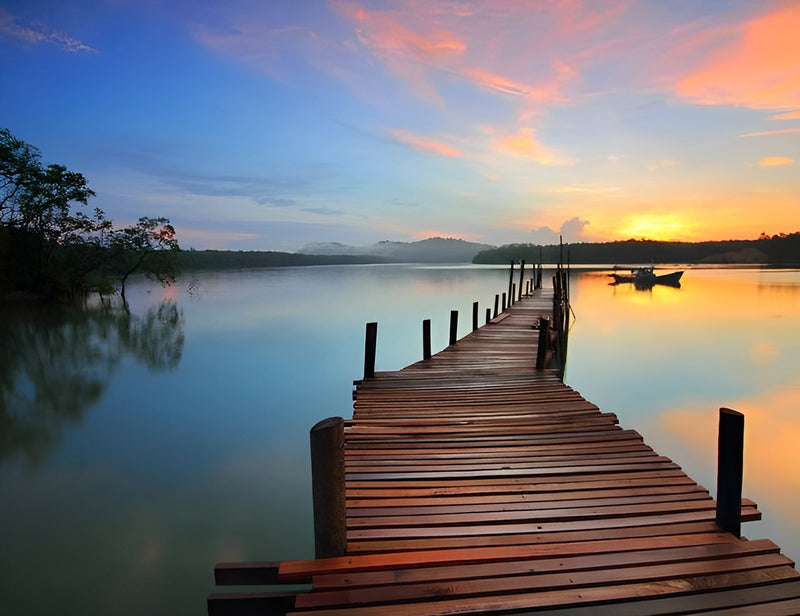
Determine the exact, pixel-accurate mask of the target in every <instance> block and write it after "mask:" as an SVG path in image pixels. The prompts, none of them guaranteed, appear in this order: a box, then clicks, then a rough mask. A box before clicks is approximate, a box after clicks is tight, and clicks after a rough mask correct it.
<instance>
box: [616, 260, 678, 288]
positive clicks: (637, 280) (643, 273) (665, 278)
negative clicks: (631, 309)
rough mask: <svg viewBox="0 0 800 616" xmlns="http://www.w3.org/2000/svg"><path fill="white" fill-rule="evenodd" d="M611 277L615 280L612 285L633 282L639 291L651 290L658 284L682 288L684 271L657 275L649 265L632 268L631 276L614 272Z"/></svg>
mask: <svg viewBox="0 0 800 616" xmlns="http://www.w3.org/2000/svg"><path fill="white" fill-rule="evenodd" d="M609 276H611V277H612V278H613V279H614V282H612V283H611V284H622V283H630V282H632V283H633V284H634V286H635V287H636V288H637V289H649V288H651V287H653V285H657V284H661V285H665V286H669V287H676V288H680V286H681V276H683V271H682V270H681V271H679V272H670V273H669V274H656V273H655V271H654V270H653V266H652V265H647V266H644V267H635V268H632V269H631V270H630V273H629V274H618V273H617V272H613V273H612V274H609Z"/></svg>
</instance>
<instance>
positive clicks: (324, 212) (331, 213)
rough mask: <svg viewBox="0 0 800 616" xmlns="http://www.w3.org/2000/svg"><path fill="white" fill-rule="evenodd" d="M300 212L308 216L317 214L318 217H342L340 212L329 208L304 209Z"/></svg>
mask: <svg viewBox="0 0 800 616" xmlns="http://www.w3.org/2000/svg"><path fill="white" fill-rule="evenodd" d="M301 210H302V211H303V212H308V213H309V214H319V215H320V216H342V215H343V214H344V212H343V211H342V210H335V209H333V208H330V207H304V208H301Z"/></svg>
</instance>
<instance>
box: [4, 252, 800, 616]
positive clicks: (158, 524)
mask: <svg viewBox="0 0 800 616" xmlns="http://www.w3.org/2000/svg"><path fill="white" fill-rule="evenodd" d="M573 274H574V275H573V280H572V283H571V288H572V306H573V310H574V313H575V318H574V320H573V323H572V329H571V332H570V340H569V345H570V346H569V356H568V361H567V368H566V378H565V380H566V382H567V383H568V384H569V385H571V386H572V387H574V388H575V389H577V390H578V391H579V392H581V394H582V395H583V396H584V397H586V398H587V399H588V400H591V401H592V402H594V403H596V404H598V405H599V406H600V408H601V409H603V410H604V411H610V412H614V413H617V415H618V416H619V419H620V424H621V425H622V426H623V427H625V428H631V429H635V430H638V431H639V432H640V433H641V434H642V435H643V436H644V438H645V441H646V442H647V443H648V444H650V445H651V446H652V447H653V448H654V449H656V451H658V452H659V453H661V454H663V455H666V456H669V457H670V458H672V459H673V460H674V461H675V462H677V463H678V464H680V465H681V466H682V467H683V468H684V470H685V471H686V472H687V473H688V474H689V475H690V476H691V477H692V478H694V479H695V480H696V481H698V482H699V483H700V484H701V485H704V486H705V487H707V488H709V489H710V490H711V491H712V494H713V493H714V491H715V481H716V437H717V427H716V422H717V411H718V408H719V407H721V406H726V407H730V408H734V409H737V410H739V411H742V412H743V413H745V416H746V420H745V422H746V425H745V479H744V483H745V485H744V496H746V497H748V498H752V499H753V500H755V501H756V502H757V503H758V505H759V508H760V509H761V511H762V512H763V515H764V521H762V522H756V523H746V524H745V525H744V526H743V533H744V534H745V535H746V536H747V537H749V538H760V537H769V538H771V539H773V540H774V541H775V542H776V543H778V544H779V545H780V546H781V547H782V548H783V551H784V553H786V554H787V555H788V556H789V557H794V558H800V528H798V524H797V522H796V521H797V520H798V519H800V461H798V457H797V456H794V455H793V454H794V449H795V448H796V447H800V335H798V334H800V271H798V270H796V269H690V270H687V272H686V274H685V275H684V277H683V281H682V282H683V285H682V288H680V289H674V288H669V287H661V286H656V287H654V288H653V289H652V290H650V291H637V290H635V289H634V288H633V287H632V285H618V286H609V284H608V282H609V278H608V276H607V271H604V272H600V271H592V270H588V269H587V270H573ZM548 280H549V274H548V272H547V271H545V281H548ZM516 281H517V277H516V276H515V282H516ZM507 286H508V269H507V268H506V267H502V268H501V267H491V266H424V265H375V266H327V267H306V268H278V269H264V270H254V271H237V272H209V273H198V274H187V275H185V276H184V277H183V279H182V280H181V281H180V282H179V283H178V284H177V285H175V286H173V287H169V288H162V287H160V286H159V285H157V284H153V283H150V282H148V281H145V280H140V281H137V282H136V283H135V284H134V285H133V286H131V287H130V288H129V291H128V295H129V299H130V308H131V309H130V313H127V312H125V311H122V310H119V309H115V310H109V311H102V310H95V311H89V312H74V311H61V310H53V309H49V310H43V309H34V308H27V309H25V310H24V311H20V310H16V311H12V310H10V309H6V310H5V311H4V313H3V314H2V320H1V321H0V348H2V359H1V360H0V396H2V397H1V398H0V403H1V404H2V407H0V439H1V440H0V488H1V490H2V498H3V501H2V502H3V506H2V507H0V526H1V527H2V528H3V549H2V550H1V551H0V566H1V567H2V572H3V575H2V577H0V596H2V597H3V598H4V602H5V605H4V607H5V609H6V610H7V611H8V613H15V614H16V613H24V614H45V613H59V614H80V615H82V616H83V615H94V614H109V613H114V614H139V613H149V614H164V615H166V614H170V615H175V614H203V613H205V598H206V595H207V594H208V593H209V592H212V591H213V590H214V585H213V576H212V570H213V565H214V563H215V562H217V561H222V560H281V559H290V558H307V557H311V556H313V536H312V533H313V523H312V513H311V487H310V470H309V466H310V462H309V453H308V430H309V429H310V428H311V426H313V425H314V424H315V423H316V422H317V421H319V420H320V419H323V418H325V417H329V416H333V415H341V416H344V417H349V416H350V414H351V411H352V396H351V394H352V381H353V380H354V379H358V378H360V377H361V375H362V372H363V352H364V325H365V323H366V322H368V321H377V322H378V323H379V326H378V351H377V362H376V368H377V370H394V369H399V368H402V367H403V366H405V365H407V364H409V363H412V362H414V361H417V360H418V359H420V358H421V355H422V334H421V330H422V320H423V319H428V318H429V319H431V321H432V340H433V350H434V352H436V351H438V350H440V349H441V348H443V347H444V346H445V345H446V343H447V338H448V324H449V315H450V311H451V310H459V313H460V318H459V336H463V335H466V334H467V333H468V331H469V330H470V329H471V315H472V302H473V301H479V302H480V314H481V322H482V321H483V315H484V312H485V308H486V307H489V306H491V305H492V303H493V301H494V296H495V294H496V293H501V292H503V291H505V290H506V289H507Z"/></svg>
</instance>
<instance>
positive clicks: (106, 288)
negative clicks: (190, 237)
mask: <svg viewBox="0 0 800 616" xmlns="http://www.w3.org/2000/svg"><path fill="white" fill-rule="evenodd" d="M94 195H95V193H94V191H93V190H91V189H90V188H89V186H88V185H87V183H86V178H84V176H83V175H82V174H80V173H77V172H74V171H70V170H69V169H67V168H66V167H64V166H62V165H57V164H49V165H45V164H43V163H42V160H41V153H40V152H39V150H38V149H37V148H35V147H34V146H32V145H30V144H28V143H25V142H24V141H22V140H21V139H18V138H17V137H15V136H14V135H12V134H11V132H10V131H9V130H8V129H5V128H0V297H2V295H5V294H9V293H13V292H24V293H33V294H35V295H37V296H41V297H47V298H52V299H79V298H81V297H85V296H86V295H87V294H88V293H91V292H97V293H100V294H101V295H109V294H112V293H114V292H115V291H120V292H121V294H122V297H123V299H124V297H125V284H126V282H127V281H128V279H129V277H130V276H131V275H132V274H133V273H134V272H140V271H141V272H144V273H145V274H146V275H148V276H149V277H152V278H154V279H157V280H159V281H161V282H172V281H174V279H175V274H176V269H175V268H176V264H177V261H176V259H175V255H176V254H177V253H178V252H179V250H180V249H179V246H178V241H177V239H176V237H175V229H174V228H173V226H172V225H171V224H170V221H169V220H168V219H167V218H163V217H142V218H140V219H139V220H138V222H136V223H134V224H131V225H128V226H125V227H121V228H116V227H115V226H114V224H113V222H112V221H111V220H110V219H108V218H107V217H106V215H105V213H104V212H103V211H102V210H101V209H100V208H94V209H93V210H91V211H90V212H88V213H87V209H88V204H89V199H90V198H91V197H93V196H94Z"/></svg>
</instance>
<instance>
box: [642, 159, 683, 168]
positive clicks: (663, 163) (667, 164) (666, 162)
mask: <svg viewBox="0 0 800 616" xmlns="http://www.w3.org/2000/svg"><path fill="white" fill-rule="evenodd" d="M678 165H680V162H679V161H677V160H672V159H670V158H664V159H662V160H660V161H658V162H657V163H653V164H652V165H648V166H647V169H648V170H649V171H658V170H659V169H672V168H674V167H677V166H678Z"/></svg>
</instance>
